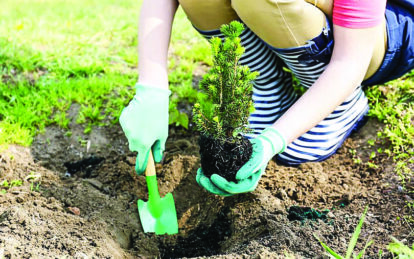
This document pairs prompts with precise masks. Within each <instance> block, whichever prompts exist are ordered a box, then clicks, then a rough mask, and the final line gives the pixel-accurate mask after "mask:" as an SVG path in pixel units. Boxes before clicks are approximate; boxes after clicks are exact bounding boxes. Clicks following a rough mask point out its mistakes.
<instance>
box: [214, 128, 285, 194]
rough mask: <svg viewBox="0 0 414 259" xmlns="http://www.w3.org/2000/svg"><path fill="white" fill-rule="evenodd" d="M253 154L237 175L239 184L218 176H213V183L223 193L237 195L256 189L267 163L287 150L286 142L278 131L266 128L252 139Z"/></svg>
mask: <svg viewBox="0 0 414 259" xmlns="http://www.w3.org/2000/svg"><path fill="white" fill-rule="evenodd" d="M250 142H251V143H252V145H253V153H252V156H251V158H250V160H249V161H247V163H246V164H244V165H243V166H242V168H240V170H239V171H238V172H237V174H236V180H237V182H229V181H227V180H226V179H225V178H223V177H222V176H220V175H218V174H213V175H212V176H211V182H212V184H213V186H215V188H217V189H219V190H220V191H221V192H225V193H230V194H237V193H244V192H251V191H254V189H256V187H257V184H258V183H259V180H260V178H261V176H262V174H263V173H264V171H265V169H266V166H267V163H268V162H269V161H270V159H272V157H274V156H275V155H276V154H279V153H282V152H283V151H284V150H285V148H286V140H285V139H284V137H283V136H282V135H281V134H280V133H279V131H277V130H276V129H274V128H272V127H269V128H266V129H265V130H264V131H263V132H262V134H260V135H259V136H258V137H257V138H255V139H251V140H250Z"/></svg>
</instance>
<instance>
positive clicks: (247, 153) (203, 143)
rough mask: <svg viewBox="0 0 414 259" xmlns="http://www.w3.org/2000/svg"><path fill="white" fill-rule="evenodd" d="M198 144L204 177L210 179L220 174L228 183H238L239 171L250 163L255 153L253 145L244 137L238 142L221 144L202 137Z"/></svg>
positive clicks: (207, 137)
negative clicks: (237, 175)
mask: <svg viewBox="0 0 414 259" xmlns="http://www.w3.org/2000/svg"><path fill="white" fill-rule="evenodd" d="M198 144H199V146H200V160H201V168H202V169H203V173H204V175H205V176H207V177H210V176H211V175H213V174H218V175H220V176H223V177H224V178H226V179H227V180H228V181H236V173H237V171H238V170H239V169H240V168H241V167H242V166H243V165H244V164H245V163H246V162H247V161H249V159H250V157H251V155H252V152H253V147H252V144H251V143H250V141H249V140H248V139H247V138H244V137H242V138H240V140H237V141H236V142H232V141H225V142H221V141H219V140H217V139H214V138H212V137H209V136H205V135H201V136H200V138H199V141H198Z"/></svg>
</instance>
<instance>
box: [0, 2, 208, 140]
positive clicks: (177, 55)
mask: <svg viewBox="0 0 414 259" xmlns="http://www.w3.org/2000/svg"><path fill="white" fill-rule="evenodd" d="M141 2H142V1H130V0H127V1H122V2H119V1H110V0H104V1H97V0H87V1H83V0H74V1H64V0H42V1H40V0H38V1H33V0H16V1H11V0H6V1H2V8H1V9H0V17H2V19H0V144H2V143H15V144H20V145H26V146H27V145H30V144H31V142H32V140H33V137H34V136H35V135H36V134H38V133H39V132H42V131H43V129H44V128H45V127H46V126H47V125H50V124H57V125H59V126H60V127H62V128H65V129H66V128H68V125H69V120H68V118H67V114H66V113H67V110H68V109H69V108H70V106H71V104H72V103H78V104H80V105H81V109H80V111H79V114H78V117H77V119H76V122H77V123H80V124H84V125H85V133H89V132H90V131H91V126H92V125H103V124H104V123H103V121H105V122H106V123H107V124H108V122H110V123H116V122H117V121H118V117H119V115H120V113H121V111H122V109H123V107H125V105H126V104H127V103H128V101H129V100H130V99H131V97H132V95H133V94H134V90H133V85H134V84H135V82H136V81H137V78H138V74H137V69H136V67H137V63H138V52H137V45H138V42H137V30H138V19H139V11H140V4H141ZM208 54H209V49H208V44H207V42H206V41H205V40H204V39H202V38H201V37H200V36H199V35H198V34H197V32H196V31H195V30H194V29H193V28H192V26H191V24H190V23H189V22H188V21H187V19H186V18H185V15H184V13H183V12H182V10H179V11H178V13H177V19H176V20H175V22H174V27H173V35H172V43H171V51H170V65H169V67H170V80H171V89H172V90H173V95H172V105H171V107H170V113H171V114H172V115H174V116H171V118H172V120H170V121H171V123H175V124H178V125H182V124H185V121H186V120H185V119H186V118H185V116H184V115H183V114H178V115H177V114H176V113H177V109H176V108H177V107H176V105H177V103H178V102H180V101H181V100H188V99H189V97H188V96H187V93H189V92H188V89H192V88H191V85H192V71H193V69H194V68H195V67H196V66H197V65H198V64H199V63H200V62H202V63H208V62H209V59H208V56H209V55H208ZM194 94H196V93H195V92H194V91H193V92H191V95H194ZM190 99H194V97H190ZM173 113H174V114H173ZM177 116H178V117H177ZM183 116H184V120H183V119H182V118H183ZM174 118H181V119H177V120H174ZM187 121H188V120H187ZM187 124H188V122H187ZM183 126H186V125H183Z"/></svg>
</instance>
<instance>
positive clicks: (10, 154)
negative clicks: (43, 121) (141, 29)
mask: <svg viewBox="0 0 414 259" xmlns="http://www.w3.org/2000/svg"><path fill="white" fill-rule="evenodd" d="M76 109H77V107H76V106H73V107H72V108H71V112H72V113H73V114H76ZM380 126H381V125H379V124H378V123H377V122H375V121H368V124H367V125H366V126H365V127H364V128H362V129H361V131H360V132H359V133H358V134H356V135H353V136H352V138H351V139H349V140H347V141H346V142H345V144H344V146H343V147H342V148H341V149H340V150H339V151H338V153H337V154H335V155H334V156H333V157H332V158H330V159H328V160H327V161H324V162H320V163H309V164H304V165H301V166H299V167H284V166H280V165H277V164H276V163H275V162H274V161H271V162H270V163H269V165H268V167H267V170H266V174H265V175H264V176H263V177H262V179H261V181H260V184H259V186H258V187H257V189H256V190H255V191H254V192H252V193H248V194H241V195H236V196H231V197H226V198H223V197H219V196H215V195H212V194H210V193H208V192H206V191H205V190H204V189H202V188H201V187H199V186H198V184H197V183H196V181H195V174H196V171H197V168H198V167H199V165H200V160H199V155H198V147H197V144H196V143H197V139H198V136H197V135H196V134H195V133H194V132H192V131H184V130H181V129H179V128H171V129H170V137H169V139H168V141H167V148H166V152H165V157H164V159H163V161H162V163H161V164H158V165H157V167H156V170H157V174H158V182H159V189H160V194H161V196H164V195H165V194H166V193H169V192H172V193H173V195H174V200H175V204H176V209H177V215H178V220H179V234H178V235H174V236H156V235H154V234H152V233H144V232H143V230H142V227H141V224H140V220H139V216H138V211H137V205H136V201H137V199H144V200H146V199H147V198H148V197H147V190H146V184H145V178H144V177H143V176H138V175H136V174H135V172H134V163H135V156H134V154H133V153H131V152H130V151H128V145H127V140H126V139H125V137H124V134H123V133H122V130H121V129H120V128H119V127H118V126H114V127H111V128H104V127H102V128H94V129H93V131H92V133H91V134H90V135H84V134H83V129H82V128H81V126H79V125H76V124H75V123H72V124H71V125H70V128H71V131H72V135H71V136H66V135H67V134H66V135H65V132H64V131H62V130H60V129H58V128H55V127H49V128H47V129H46V132H45V133H43V134H39V135H38V136H37V137H36V139H35V141H34V143H33V145H32V147H31V148H30V149H29V148H24V147H19V146H13V145H11V146H9V147H8V149H7V150H5V151H3V152H1V153H0V180H5V179H6V180H8V182H10V181H12V180H16V179H21V180H23V184H22V185H21V186H14V187H12V188H8V189H7V188H3V190H6V193H4V194H0V258H2V256H3V257H5V258H45V257H47V258H62V257H64V256H67V257H71V258H72V257H73V258H155V257H158V258H182V257H187V258H192V257H202V258H285V257H286V255H293V256H294V257H296V258H326V255H324V251H323V249H322V248H321V246H320V244H319V243H318V241H317V240H316V239H315V237H314V234H315V235H317V236H318V237H320V238H321V239H322V240H323V241H324V242H325V243H327V244H328V245H329V246H330V247H332V248H333V249H334V250H336V251H338V252H340V253H343V254H344V253H345V251H346V247H347V244H348V242H349V239H350V237H351V235H352V233H353V231H354V228H355V226H356V225H357V224H358V221H359V219H360V216H361V214H362V212H363V210H364V208H365V207H366V206H369V211H368V214H367V216H366V220H365V223H364V225H363V228H362V232H361V235H360V239H359V242H358V245H357V247H356V250H357V251H360V250H361V249H362V248H363V246H364V245H365V243H366V242H367V241H368V240H370V239H372V240H374V244H373V245H372V246H371V247H370V248H369V249H368V250H367V257H369V258H377V257H378V252H379V250H384V249H385V247H386V244H388V243H389V242H390V241H391V239H390V236H391V235H392V236H394V237H396V238H397V239H399V240H401V241H403V242H405V243H409V244H412V243H413V242H414V232H413V227H414V226H413V225H412V224H411V225H410V224H409V223H408V222H406V221H405V220H404V218H403V215H406V214H407V213H408V210H407V209H406V208H405V206H404V205H405V202H406V201H407V200H409V199H412V198H413V197H412V196H409V195H408V193H407V192H405V191H404V190H402V189H401V187H400V186H399V185H398V180H397V177H396V176H395V175H394V173H393V168H394V165H393V163H392V158H388V157H386V156H385V155H378V156H377V157H376V158H375V159H374V160H371V162H372V163H375V164H377V166H378V168H375V169H373V168H370V167H368V166H367V165H366V164H365V163H355V162H354V159H353V158H354V157H353V152H352V151H353V150H356V152H357V154H358V155H359V156H360V158H361V160H362V161H363V162H366V161H368V159H369V155H370V153H371V152H372V151H373V150H376V148H377V146H370V145H368V144H366V142H367V140H369V139H372V138H373V136H374V135H375V134H376V132H377V129H378V127H380ZM31 172H33V173H32V175H33V174H35V175H40V176H41V177H40V178H39V179H37V180H36V182H35V183H34V184H32V186H31V184H30V181H31V180H30V179H27V180H25V178H26V177H27V176H28V175H30V173H31ZM32 181H33V180H32ZM293 206H299V207H301V208H303V207H307V209H308V210H314V211H316V212H318V213H321V214H312V213H310V214H309V215H313V216H312V218H313V220H312V219H306V220H304V219H301V220H295V218H294V217H292V211H295V210H294V209H292V208H296V207H293ZM289 211H290V213H289ZM315 215H316V216H315ZM317 215H324V216H321V217H320V218H318V217H317ZM390 256H391V255H390V254H388V253H387V252H385V255H384V256H383V258H389V257H390Z"/></svg>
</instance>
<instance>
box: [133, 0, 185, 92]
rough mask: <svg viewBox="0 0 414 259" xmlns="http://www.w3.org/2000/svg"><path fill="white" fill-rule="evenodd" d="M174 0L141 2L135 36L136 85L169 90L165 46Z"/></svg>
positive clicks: (175, 7) (174, 10)
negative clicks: (136, 55)
mask: <svg viewBox="0 0 414 259" xmlns="http://www.w3.org/2000/svg"><path fill="white" fill-rule="evenodd" d="M177 7H178V2H177V1H176V0H144V2H143V4H142V7H141V15H140V21H139V32H138V41H139V42H138V55H139V64H138V73H139V80H138V82H139V83H141V84H146V85H153V86H157V87H160V88H165V89H167V88H168V72H167V59H168V46H169V42H170V37H171V27H172V21H173V19H174V15H175V12H176V10H177Z"/></svg>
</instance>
